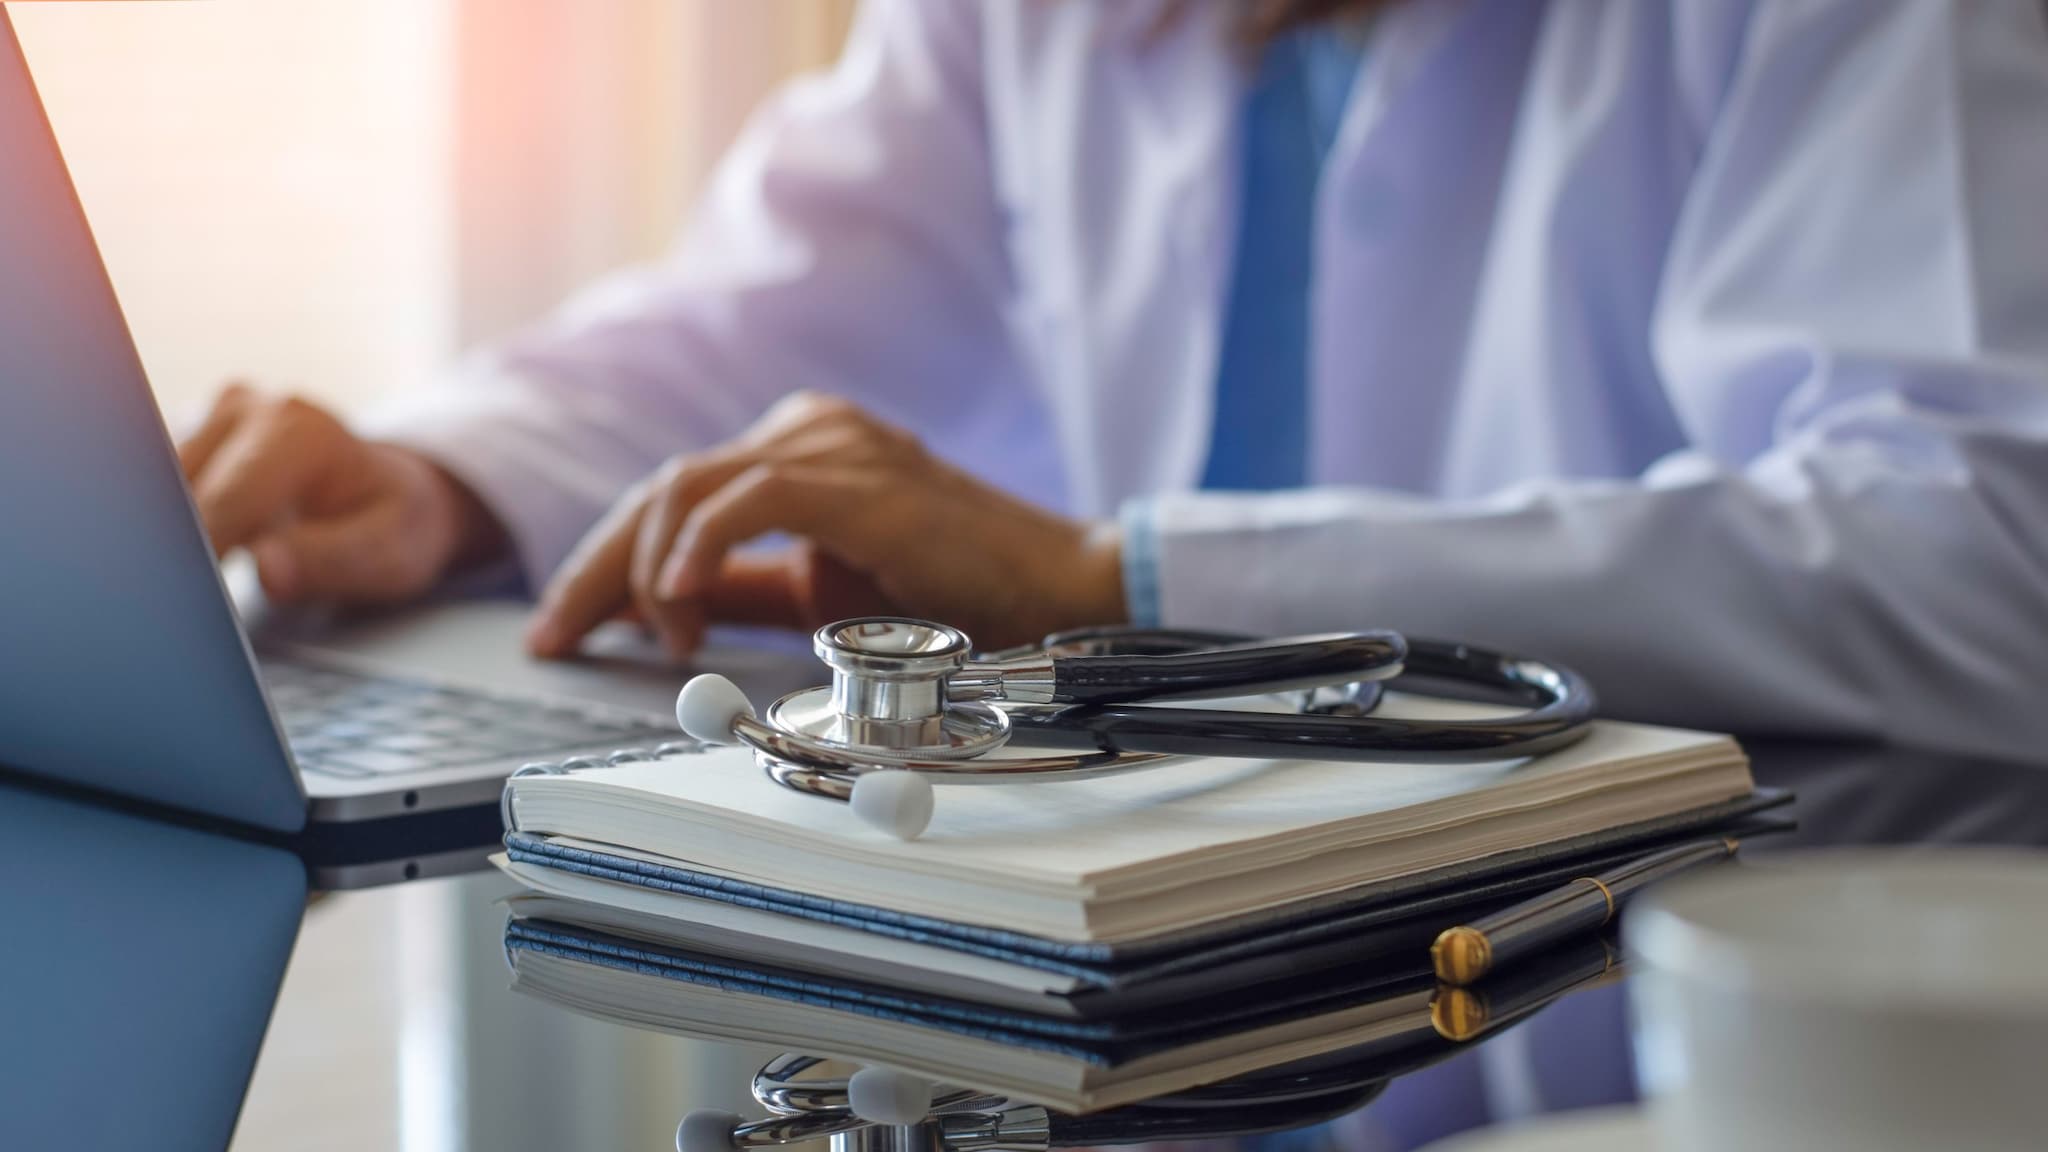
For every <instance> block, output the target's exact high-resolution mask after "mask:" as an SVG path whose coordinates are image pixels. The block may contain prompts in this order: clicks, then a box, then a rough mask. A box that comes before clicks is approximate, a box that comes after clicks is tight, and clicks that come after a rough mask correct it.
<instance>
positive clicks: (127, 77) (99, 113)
mask: <svg viewBox="0 0 2048 1152" xmlns="http://www.w3.org/2000/svg"><path fill="white" fill-rule="evenodd" d="M10 12H11V14H12V16H13V18H14V21H15V24H16V27H17V29H18V31H19V33H20V36H21V40H22V43H23V46H24V49H25V51H26V53H27V55H28V59H29V63H30V66H31V68H32V69H33V70H34V72H35V75H36V79H37V83H38V85H39V87H40V89H41V91H42V93H43V99H44V103H45V105H46V106H47V108H48V109H49V113H50V118H51V121H52V124H53V126H54V127H55V130H56V133H57V138H58V140H59V143H60V144H61V145H62V147H63V149H64V152H65V155H66V157H67V159H68V160H69V162H70V166H71V170H72V175H73V179H74V180H75V181H76V183H77V185H78V189H79V196H80V199H81V200H83V202H84V204H85V209H86V214H87V216H88V217H89V218H90V219H91V221H92V224H93V228H94V231H95V233H96V234H97V235H98V237H99V241H100V247H101V251H102V253H103V255H104V257H105V259H106V261H107V265H108V268H109V270H110V272H111V273H112V276H113V279H114V286H115V288H116V290H117V291H118V293H119V294H120V297H121V300H122V304H123V306H124V308H125V309H126V311H127V313H128V318H129V324H130V326H131V328H132V329H133V331H134V335H135V339H136V343H137V345H138V346H139V347H140V348H141V350H142V359H143V363H144V364H145V365H146V366H147V367H148V369H149V373H150V377H151V379H152V380H153V382H154V383H155V385H156V388H157V393H158V396H159V399H160V400H161V401H162V402H163V403H164V405H165V407H166V409H167V410H169V411H172V412H173V413H175V412H177V411H178V410H179V409H181V408H186V407H189V406H191V405H193V404H196V403H198V402H200V401H201V400H202V399H203V398H204V397H205V396H207V395H208V394H210V393H211V392H212V391H213V390H214V389H215V388H216V387H217V386H218V384H219V382H220V381H221V380H222V379H224V378H226V377H229V376H232V375H246V376H248V377H251V378H253V379H257V380H261V381H264V382H267V383H272V384H276V385H279V386H289V387H293V388H299V389H304V390H306V391H308V392H311V393H314V394H316V395H320V396H324V397H327V398H330V399H337V400H345V399H356V398H363V397H368V396H371V395H374V394H375V393H376V392H378V391H379V390H381V389H384V388H389V387H392V386H395V385H397V384H399V383H401V382H404V381H407V380H412V379H417V378H420V377H421V376H423V375H425V374H427V373H430V372H432V371H433V370H435V368H436V366H437V365H439V364H440V363H441V362H442V361H443V360H444V359H445V358H446V357H447V355H448V353H449V351H450V349H451V347H452V343H453V340H454V334H455V330H454V317H455V311H454V309H455V301H454V297H453V285H454V283H455V279H456V273H455V266H454V258H455V247H454V244H453V239H452V233H451V229H450V225H449V220H450V217H451V214H452V211H453V207H454V204H453V200H452V196H451V187H452V185H451V180H452V173H453V170H454V166H453V163H452V160H451V155H452V143H451V141H452V120H451V111H452V103H451V101H450V99H449V93H450V91H451V90H452V85H453V73H452V57H453V52H452V48H451V40H450V36H451V32H452V30H453V27H454V20H453V14H454V9H453V2H452V0H289V2H280V0H211V2H209V3H204V4H29V5H15V6H13V7H12V8H11V9H10Z"/></svg>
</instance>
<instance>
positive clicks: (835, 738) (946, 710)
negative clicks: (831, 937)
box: [676, 616, 1594, 840]
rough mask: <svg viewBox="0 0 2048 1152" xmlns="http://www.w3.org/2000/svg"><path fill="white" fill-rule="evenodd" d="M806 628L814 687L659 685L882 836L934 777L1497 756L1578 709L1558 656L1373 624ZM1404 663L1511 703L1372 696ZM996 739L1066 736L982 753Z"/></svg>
mask: <svg viewBox="0 0 2048 1152" xmlns="http://www.w3.org/2000/svg"><path fill="white" fill-rule="evenodd" d="M812 647H813V648H814V650H815V651H816V652H817V654H818V656H819V658H820V659H822V660H823V661H824V662H825V664H826V665H827V666H828V667H830V668H831V670H832V683H831V685H830V686H829V687H822V688H808V689H804V690H802V691H799V692H792V693H790V694H789V695H787V696H784V697H782V698H781V699H780V700H777V701H776V702H775V703H774V705H772V706H771V707H770V708H769V709H768V710H767V713H766V714H765V716H760V717H757V716H756V715H755V713H754V709H753V706H752V705H751V704H750V703H749V702H748V700H747V698H746V695H745V694H744V693H742V692H741V691H740V690H739V688H738V686H737V685H735V684H733V682H732V681H730V680H727V679H726V678H725V677H723V676H715V675H704V676H697V677H694V678H692V679H691V680H690V681H689V683H687V684H685V685H683V689H682V692H681V693H679V694H678V695H677V697H676V723H678V724H680V725H681V726H682V728H683V731H685V732H687V733H689V734H690V736H692V737H694V738H695V739H697V740H700V741H703V742H704V743H707V744H745V745H747V746H749V747H751V748H752V749H753V750H754V758H755V760H756V761H757V762H758V763H759V764H760V765H761V767H762V768H763V769H764V770H765V771H766V772H767V773H768V776H769V778H770V779H772V780H774V781H775V782H776V783H778V784H781V785H783V786H784V787H787V788H791V789H793V790H796V791H799V792H808V793H810V794H812V795H815V796H823V797H826V798H828V799H832V800H838V801H841V802H843V803H847V804H849V805H851V806H852V808H853V810H854V813H855V815H857V816H858V817H859V818H860V819H861V820H862V821H863V822H865V823H866V824H868V825H869V826H870V827H873V828H876V829H878V830H880V831H881V832H883V833H885V834H887V835H889V836H893V837H895V838H897V839H899V840H913V839H916V838H917V837H918V836H920V835H922V834H923V833H924V831H925V830H926V828H927V827H929V826H930V824H931V820H932V814H933V810H934V796H933V793H932V786H933V785H934V784H965V783H978V784H992V783H1006V782H1017V783H1024V782H1029V781H1034V780H1059V779H1077V778H1085V777H1094V776H1102V775H1108V774H1112V773H1118V772H1128V771H1133V770H1136V769H1139V768H1147V767H1151V766H1153V765H1155V764H1157V763H1159V762H1160V761H1163V760H1166V759H1168V758H1171V757H1176V756H1247V757H1262V758H1270V759H1281V760H1288V759H1301V758H1304V757H1309V758H1315V759H1324V760H1357V761H1397V762H1407V763H1415V762H1426V761H1427V762H1449V763H1470V762H1474V761H1488V760H1493V761H1497V760H1511V759H1518V758H1521V757H1526V756H1533V755H1537V754H1539V753H1542V752H1547V751H1550V750H1552V749H1555V748H1561V747H1563V746H1565V745H1566V744H1570V743H1572V742H1574V741H1576V740H1578V739H1579V738H1580V737H1582V736H1583V735H1585V733H1586V731H1587V725H1588V724H1589V723H1590V722H1591V720H1592V717H1593V709H1594V700H1593V691H1592V689H1591V688H1590V687H1589V686H1588V685H1587V684H1586V682H1585V681H1584V680H1583V679H1582V678H1580V677H1579V676H1578V675H1577V674H1576V673H1574V672H1572V671H1570V670H1569V669H1566V668H1562V667H1559V666H1557V665H1554V664H1546V663H1543V662H1541V661H1536V660H1530V659H1526V658H1522V657H1516V656H1509V655H1505V654H1502V653H1498V652H1492V651H1488V650H1486V649H1483V648H1475V647H1472V646H1470V645H1465V644H1449V643H1442V642H1433V641H1411V640H1408V639H1407V638H1405V637H1403V636H1401V635H1399V634H1398V633H1394V632H1384V631H1380V632H1345V633H1331V634H1327V635H1320V636H1298V637H1290V638H1285V639H1278V640H1258V639H1254V638H1249V637H1241V636H1233V635H1230V634H1225V633H1214V632H1203V633H1191V632H1174V631H1166V630H1156V629H1096V630H1091V631H1090V632H1088V633H1085V634H1069V635H1067V636H1062V637H1053V638H1051V639H1050V640H1048V642H1047V644H1046V646H1045V647H1042V648H1037V649H1026V650H1021V651H1017V652H1007V653H1003V654H1002V656H1001V658H997V659H974V658H972V657H971V645H970V644H969V642H968V639H967V636H966V635H965V634H964V633H962V632H960V631H959V630H958V629H955V628H948V627H946V626H945V625H942V624H932V623H928V622H925V621H922V620H910V619H905V618H902V617H895V616H869V617H862V618H859V619H855V620H843V621H840V622H839V623H836V624H829V625H827V626H825V627H824V628H820V629H819V630H818V631H817V633H816V634H815V635H814V636H813V637H812ZM1403 674H1406V675H1410V676H1413V677H1416V678H1417V679H1419V680H1427V681H1444V682H1448V683H1450V684H1452V685H1455V688H1456V690H1455V691H1454V692H1453V693H1452V694H1453V695H1455V696H1460V697H1469V696H1471V695H1472V694H1473V693H1474V692H1475V690H1476V691H1477V692H1478V693H1480V694H1481V695H1493V696H1499V697H1505V698H1507V699H1510V700H1512V701H1514V702H1515V703H1516V704H1518V705H1520V706H1521V707H1522V709H1523V710H1522V711H1520V712H1517V713H1514V714H1512V715H1509V716H1504V717H1500V718H1488V719H1475V720H1411V719H1403V718H1400V717H1394V716H1382V715H1379V714H1377V713H1376V712H1375V711H1374V708H1375V706H1376V705H1377V703H1378V700H1379V692H1378V689H1377V685H1378V684H1379V682H1381V681H1384V680H1387V679H1389V678H1391V677H1394V676H1398V675H1403ZM1403 683H1406V681H1403ZM1333 688H1341V690H1340V691H1336V692H1334V693H1333V692H1332V691H1331V689H1333ZM1280 693H1294V694H1297V695H1298V697H1299V699H1298V700H1297V704H1298V705H1299V707H1298V709H1297V710H1296V711H1292V712H1274V711H1271V710H1248V711H1236V710H1228V709H1222V708H1213V707H1212V708H1182V707H1172V706H1160V705H1159V704H1158V703H1157V702H1158V701H1174V700H1190V699H1204V698H1209V699H1214V698H1224V697H1243V696H1260V695H1263V696H1271V695H1275V694H1280ZM1013 743H1014V744H1021V745H1031V746H1036V747H1042V748H1046V749H1050V750H1060V749H1064V750H1066V751H1064V752H1061V753H1059V754H1055V755H1045V756H1015V755H1002V756H990V755H988V754H989V753H991V752H994V751H996V750H997V749H998V748H1002V747H1003V746H1005V745H1006V744H1013Z"/></svg>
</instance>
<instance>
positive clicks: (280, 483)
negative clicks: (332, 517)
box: [192, 400, 350, 553]
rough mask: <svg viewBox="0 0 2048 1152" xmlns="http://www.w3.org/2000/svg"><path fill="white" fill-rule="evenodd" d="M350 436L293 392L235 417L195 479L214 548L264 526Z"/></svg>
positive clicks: (241, 540)
mask: <svg viewBox="0 0 2048 1152" xmlns="http://www.w3.org/2000/svg"><path fill="white" fill-rule="evenodd" d="M349 443H350V441H349V438H348V433H347V432H346V431H345V430H344V429H343V428H342V427H341V425H340V424H339V423H338V422H337V421H335V419H334V418H333V417H332V416H329V415H327V414H326V413H325V412H322V411H320V410H319V409H317V408H314V407H313V406H311V405H309V404H305V403H303V402H300V401H296V400H286V401H283V402H281V403H279V404H276V405H273V406H269V407H267V408H265V409H263V410H262V411H259V412H251V413H249V414H248V416H247V417H246V418H245V419H243V420H241V421H239V422H237V423H236V425H235V427H234V428H233V430H232V431H230V432H229V433H228V435H227V438H226V440H225V441H224V442H223V443H222V444H221V446H220V448H219V449H218V450H217V451H216V452H214V453H213V456H212V459H211V460H209V461H208V463H207V465H206V468H205V469H204V471H202V472H201V474H200V477H199V480H198V482H197V483H196V484H195V485H194V486H193V492H192V497H193V500H194V501H195V502H196V503H197V504H198V505H199V515H200V518H201V519H202V520H204V521H205V523H206V530H207V533H208V534H209V535H210V536H212V538H213V546H214V550H215V551H216V552H219V553H226V552H227V551H229V550H230V549H233V548H237V547H240V546H241V545H243V544H246V543H248V542H249V541H250V540H252V539H254V538H255V537H256V536H258V535H260V534H262V533H263V532H265V531H267V530H268V529H269V528H270V527H271V525H272V524H274V523H275V522H276V521H277V519H278V518H279V516H280V515H281V514H283V513H285V512H287V511H290V510H291V509H292V508H293V506H294V505H295V504H296V503H297V502H298V499H299V497H300V495H301V494H303V493H304V492H305V490H306V489H307V488H308V487H309V486H310V485H311V484H312V483H313V482H314V481H315V480H317V479H318V478H319V476H320V475H321V474H322V473H323V472H324V471H326V470H328V469H330V468H332V467H334V466H335V463H336V459H335V458H336V455H337V454H338V453H339V452H341V451H343V450H344V449H345V447H346V446H347V445H348V444H349Z"/></svg>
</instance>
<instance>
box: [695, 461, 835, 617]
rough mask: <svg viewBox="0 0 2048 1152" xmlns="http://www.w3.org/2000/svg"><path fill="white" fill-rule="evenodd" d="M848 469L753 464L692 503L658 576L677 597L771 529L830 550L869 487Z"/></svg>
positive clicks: (700, 586) (700, 587)
mask: <svg viewBox="0 0 2048 1152" xmlns="http://www.w3.org/2000/svg"><path fill="white" fill-rule="evenodd" d="M860 481H861V474H859V473H855V472H853V471H850V470H846V469H827V468H803V467H795V466H790V465H782V466H767V465H756V466H755V467H753V468H750V469H748V470H747V471H746V472H744V473H742V474H741V475H740V476H739V477H737V478H736V479H734V480H733V482H732V483H730V484H727V485H726V486H725V487H723V488H721V489H719V490H718V491H717V492H715V493H713V494H712V495H711V496H709V497H707V498H706V499H705V500H704V501H703V502H702V503H700V504H698V506H697V508H696V510H695V511H693V512H692V513H691V514H690V516H689V519H688V520H686V521H685V522H684V524H683V530H682V531H681V532H680V533H679V534H678V535H677V537H676V543H675V546H674V548H673V549H672V550H671V551H670V553H669V556H668V559H667V560H666V561H665V562H664V565H663V571H662V582H663V586H664V588H665V589H669V590H673V591H674V592H675V593H676V596H677V598H695V597H697V596H698V595H700V594H701V593H702V592H703V591H704V590H706V589H708V588H709V587H710V585H711V584H712V583H713V581H714V580H715V578H716V577H717V575H718V573H719V572H720V571H721V569H722V568H723V566H724V564H725V561H726V557H727V554H728V553H730V552H731V551H732V549H733V548H734V547H736V546H737V545H739V544H742V543H744V542H746V541H748V540H752V539H754V538H755V537H758V536H763V535H766V534H768V533H770V532H789V533H792V534H795V535H799V536H807V537H810V538H811V539H812V540H813V541H814V542H815V543H817V544H818V545H821V546H822V547H824V548H826V549H828V550H835V549H833V541H834V539H835V538H836V537H839V536H842V535H846V534H849V533H853V532H857V531H858V530H859V527H858V524H857V523H856V522H855V516H854V513H855V512H856V511H857V510H858V508H857V504H858V502H859V500H861V499H864V498H865V497H866V496H867V495H868V492H867V488H868V485H866V484H863V483H861V482H860Z"/></svg>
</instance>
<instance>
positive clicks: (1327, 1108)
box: [676, 1048, 1455, 1152]
mask: <svg viewBox="0 0 2048 1152" xmlns="http://www.w3.org/2000/svg"><path fill="white" fill-rule="evenodd" d="M1454 1050H1455V1049H1449V1048H1444V1049H1430V1050H1428V1051H1427V1052H1426V1054H1425V1056H1424V1057H1422V1058H1417V1057H1414V1056H1407V1057H1406V1058H1405V1059H1401V1060H1399V1061H1398V1063H1397V1062H1394V1061H1389V1060H1387V1059H1386V1058H1384V1057H1382V1058H1380V1059H1378V1060H1376V1061H1356V1062H1353V1063H1350V1064H1346V1063H1340V1062H1337V1061H1336V1060H1334V1059H1332V1060H1322V1061H1308V1062H1304V1063H1302V1064H1300V1065H1296V1066H1292V1067H1289V1068H1284V1069H1274V1070H1271V1071H1269V1072H1265V1073H1261V1074H1257V1075H1254V1076H1248V1077H1245V1078H1243V1079H1240V1080H1235V1081H1230V1082H1227V1083H1224V1084H1216V1085H1211V1086H1209V1087H1206V1088H1196V1089H1191V1090H1189V1091H1187V1092H1184V1093H1181V1094H1179V1095H1176V1096H1170V1097H1160V1098H1157V1099H1153V1100H1148V1101H1145V1102H1144V1103H1141V1104H1133V1105H1126V1106H1124V1107H1122V1108H1118V1109H1115V1110H1113V1111H1109V1112H1101V1113H1096V1114H1095V1115H1092V1116H1068V1115H1064V1114H1062V1113H1058V1112H1054V1111H1051V1110H1050V1109H1047V1108H1044V1107H1041V1106H1038V1105H1035V1104H1031V1103H1029V1102H1026V1101H1019V1100H1011V1099H1008V1098H1006V1097H1003V1096H999V1095H995V1094H992V1093H984V1092H977V1091H975V1090H974V1089H972V1088H960V1087H955V1086H951V1085H943V1084H931V1083H929V1082H926V1081H923V1080H920V1079H919V1078H917V1077H914V1076H911V1075H908V1074H906V1073H902V1072H897V1071H895V1070H893V1069H888V1068H883V1067H879V1066H869V1067H865V1068H861V1069H859V1070H858V1071H856V1072H854V1073H853V1074H852V1075H851V1076H845V1077H839V1076H831V1075H822V1076H821V1075H818V1074H817V1070H818V1069H819V1068H820V1066H821V1065H825V1064H827V1063H828V1061H826V1060H824V1059H822V1058H820V1057H817V1056H807V1055H802V1054H799V1053H793V1052H791V1053H784V1054H783V1055H781V1056H778V1057H776V1058H775V1059H773V1060H771V1061H769V1062H768V1063H767V1064H766V1065H764V1066H763V1067H762V1068H761V1070H760V1071H759V1072H757V1073H755V1075H754V1082H753V1095H754V1099H755V1101H756V1102H757V1103H759V1104H760V1105H761V1106H762V1107H763V1108H764V1109H766V1110H767V1112H768V1118H767V1119H765V1120H755V1121H752V1122H749V1121H746V1120H743V1119H741V1118H740V1117H739V1116H738V1115H737V1114H735V1113H731V1112H724V1111H720V1110H717V1109H709V1108H705V1109H698V1110H696V1111H693V1112H691V1113H689V1114H688V1115H686V1116H684V1117H683V1122H682V1123H681V1124H680V1125H678V1126H677V1128H676V1150H677V1152H756V1150H761V1149H769V1148H780V1147H785V1146H787V1145H791V1144H799V1143H804V1142H808V1141H812V1140H819V1139H824V1138H829V1139H830V1141H831V1148H832V1152H905V1150H906V1149H916V1150H930V1152H1050V1150H1051V1149H1056V1148H1085V1147H1094V1146H1101V1145H1110V1144H1134V1143H1145V1142H1152V1141H1162V1140H1202V1139H1222V1138H1226V1137H1233V1136H1244V1135H1250V1134H1254V1133H1259V1132H1274V1131H1280V1130H1284V1129H1289V1128H1299V1127H1305V1126H1307V1125H1310V1124H1316V1123H1320V1122H1322V1121H1326V1120H1334V1119H1336V1118H1337V1117H1339V1116H1343V1115H1347V1114H1349V1113H1351V1112H1355V1111H1357V1110H1358V1109H1360V1108H1363V1107H1365V1106H1366V1105H1367V1104H1369V1103H1371V1102H1372V1101H1373V1100H1374V1099H1375V1098H1377V1097H1378V1096H1379V1094H1380V1093H1381V1092H1383V1091H1385V1089H1386V1086H1387V1084H1388V1082H1389V1081H1390V1080H1392V1079H1393V1077H1394V1076H1396V1075H1399V1074H1401V1073H1402V1072H1403V1071H1407V1070H1411V1068H1412V1067H1416V1066H1423V1065H1426V1064H1428V1063H1434V1062H1436V1061H1437V1060H1441V1059H1443V1058H1444V1057H1445V1056H1448V1055H1450V1054H1451V1052H1452V1051H1454ZM1339 1055H1340V1056H1341V1055H1342V1054H1339ZM1404 1055H1405V1054H1404ZM807 1073H808V1075H807Z"/></svg>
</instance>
